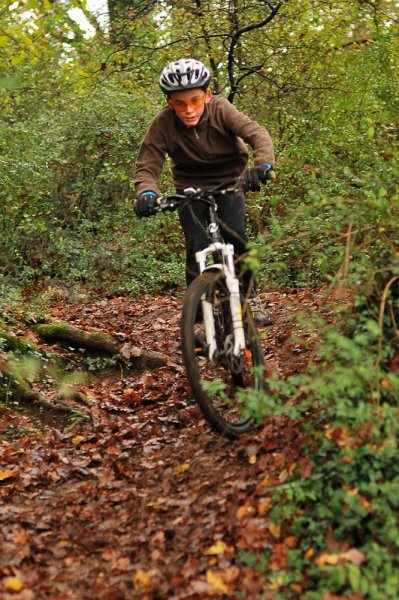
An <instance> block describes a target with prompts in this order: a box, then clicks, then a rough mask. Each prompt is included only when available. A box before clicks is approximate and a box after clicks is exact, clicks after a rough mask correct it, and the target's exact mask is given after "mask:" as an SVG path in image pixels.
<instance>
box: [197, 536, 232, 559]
mask: <svg viewBox="0 0 399 600" xmlns="http://www.w3.org/2000/svg"><path fill="white" fill-rule="evenodd" d="M231 550H232V547H231V546H228V545H227V544H226V543H225V542H223V541H222V540H218V541H217V542H216V544H213V546H210V548H207V549H206V550H204V552H203V554H205V556H212V555H213V554H223V553H224V552H229V551H231Z"/></svg>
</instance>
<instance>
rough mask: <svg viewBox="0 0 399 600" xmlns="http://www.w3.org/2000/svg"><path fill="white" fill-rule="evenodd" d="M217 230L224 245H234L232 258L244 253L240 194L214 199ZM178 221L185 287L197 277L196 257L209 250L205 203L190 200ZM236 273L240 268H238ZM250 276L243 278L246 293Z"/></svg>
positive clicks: (242, 201)
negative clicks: (216, 209) (183, 252)
mask: <svg viewBox="0 0 399 600" xmlns="http://www.w3.org/2000/svg"><path fill="white" fill-rule="evenodd" d="M217 206H218V217H219V225H220V230H221V233H222V236H223V239H224V241H225V242H227V243H229V244H233V245H234V251H235V258H236V259H237V258H238V257H240V256H242V255H243V254H245V253H246V252H247V236H246V233H245V198H244V196H243V195H242V194H227V195H226V196H218V197H217ZM178 212H179V219H180V223H181V226H182V229H183V232H184V237H185V242H186V283H187V287H188V286H189V285H190V283H191V282H192V281H193V279H195V277H196V276H197V275H198V265H197V262H196V260H195V253H196V252H197V251H198V250H203V249H204V248H206V247H207V246H209V243H210V242H209V237H208V234H207V215H208V207H207V205H206V204H205V203H204V202H201V201H198V202H196V201H195V200H193V201H192V202H187V203H185V204H183V205H182V206H180V207H179V211H178ZM238 270H239V267H238ZM251 279H252V273H251V272H249V271H247V272H245V273H244V275H243V281H244V287H245V288H246V289H245V292H247V291H249V286H250V282H251Z"/></svg>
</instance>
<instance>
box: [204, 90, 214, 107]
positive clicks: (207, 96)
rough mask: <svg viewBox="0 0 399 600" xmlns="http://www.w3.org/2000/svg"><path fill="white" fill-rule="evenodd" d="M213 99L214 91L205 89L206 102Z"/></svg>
mask: <svg viewBox="0 0 399 600" xmlns="http://www.w3.org/2000/svg"><path fill="white" fill-rule="evenodd" d="M211 100H212V91H211V90H210V89H209V88H208V89H207V90H206V91H205V104H208V102H210V101H211Z"/></svg>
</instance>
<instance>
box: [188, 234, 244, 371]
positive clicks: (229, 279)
mask: <svg viewBox="0 0 399 600" xmlns="http://www.w3.org/2000/svg"><path fill="white" fill-rule="evenodd" d="M215 251H221V252H222V255H223V257H224V261H223V264H212V265H210V266H209V267H208V268H209V270H215V269H219V270H220V271H221V272H222V273H223V275H224V277H225V279H226V286H227V289H228V292H229V302H230V310H231V315H232V325H233V339H234V346H233V354H234V356H239V355H240V353H241V351H242V350H244V348H245V334H244V324H243V320H242V306H241V297H240V286H239V281H238V279H237V277H236V274H235V268H234V247H233V245H232V244H222V243H215V244H211V245H210V246H208V247H207V248H204V250H200V251H199V252H196V254H195V258H196V260H197V263H198V266H199V270H200V273H203V272H204V271H206V270H207V266H206V259H207V257H208V256H209V255H211V254H213V253H214V252H215ZM201 305H202V312H203V317H204V326H205V337H206V343H207V345H208V349H209V350H208V355H209V358H210V360H212V359H213V357H214V354H215V352H216V350H217V345H216V337H215V334H216V329H215V321H214V316H213V307H212V303H211V302H208V301H207V299H206V295H205V294H204V295H203V297H202V298H201Z"/></svg>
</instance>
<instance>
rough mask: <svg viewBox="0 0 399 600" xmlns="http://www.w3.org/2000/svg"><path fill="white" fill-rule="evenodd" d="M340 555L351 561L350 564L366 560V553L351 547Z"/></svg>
mask: <svg viewBox="0 0 399 600" xmlns="http://www.w3.org/2000/svg"><path fill="white" fill-rule="evenodd" d="M341 557H342V558H344V559H345V560H347V561H349V562H351V563H352V564H354V565H358V566H359V565H361V564H362V563H364V561H365V560H367V557H366V555H365V554H363V552H360V550H357V549H356V548H351V549H350V550H348V551H347V552H344V553H343V554H342V555H341Z"/></svg>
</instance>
